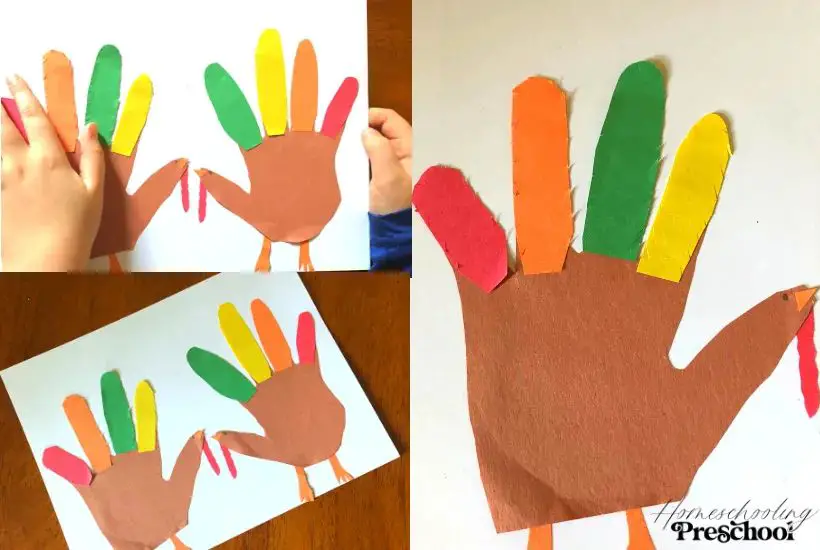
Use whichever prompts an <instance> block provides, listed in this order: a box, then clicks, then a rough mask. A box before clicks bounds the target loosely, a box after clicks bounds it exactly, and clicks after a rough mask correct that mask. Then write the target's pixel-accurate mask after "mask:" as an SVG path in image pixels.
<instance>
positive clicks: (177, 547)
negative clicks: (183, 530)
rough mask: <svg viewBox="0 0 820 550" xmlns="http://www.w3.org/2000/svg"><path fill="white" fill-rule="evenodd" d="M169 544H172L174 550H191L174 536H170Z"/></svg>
mask: <svg viewBox="0 0 820 550" xmlns="http://www.w3.org/2000/svg"><path fill="white" fill-rule="evenodd" d="M171 542H172V543H174V550H191V548H190V547H188V546H185V543H184V542H182V541H181V540H179V537H177V536H176V535H171Z"/></svg>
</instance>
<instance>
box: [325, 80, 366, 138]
mask: <svg viewBox="0 0 820 550" xmlns="http://www.w3.org/2000/svg"><path fill="white" fill-rule="evenodd" d="M358 94H359V81H358V80H356V79H355V78H353V77H350V76H349V77H347V78H345V79H344V81H343V82H342V84H341V85H340V86H339V89H338V90H336V95H334V96H333V99H332V100H330V105H328V107H327V111H325V121H324V122H323V123H322V134H324V135H326V136H328V137H331V138H333V139H336V138H337V137H339V135H340V134H341V133H342V129H343V128H344V126H345V123H347V117H348V116H349V115H350V110H351V109H352V108H353V103H354V102H355V101H356V96H357V95H358Z"/></svg>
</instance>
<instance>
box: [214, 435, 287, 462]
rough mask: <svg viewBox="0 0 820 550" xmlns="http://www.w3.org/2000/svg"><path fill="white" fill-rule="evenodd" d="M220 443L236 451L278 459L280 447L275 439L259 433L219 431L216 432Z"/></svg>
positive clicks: (262, 457)
mask: <svg viewBox="0 0 820 550" xmlns="http://www.w3.org/2000/svg"><path fill="white" fill-rule="evenodd" d="M214 439H216V440H217V441H218V442H219V444H220V445H222V446H223V447H226V448H228V449H230V450H232V451H234V452H236V453H239V454H241V455H244V456H250V457H253V458H261V459H263V460H274V461H278V460H279V458H281V457H280V456H279V449H277V447H276V445H274V443H273V441H271V440H270V439H268V438H267V437H263V436H261V435H258V434H252V433H241V432H218V433H216V434H214Z"/></svg>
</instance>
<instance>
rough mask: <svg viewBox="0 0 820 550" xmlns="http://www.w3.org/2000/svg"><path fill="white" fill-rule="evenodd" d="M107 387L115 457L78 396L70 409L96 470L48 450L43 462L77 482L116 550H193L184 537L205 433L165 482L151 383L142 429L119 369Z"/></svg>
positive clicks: (144, 392) (141, 402)
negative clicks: (162, 548)
mask: <svg viewBox="0 0 820 550" xmlns="http://www.w3.org/2000/svg"><path fill="white" fill-rule="evenodd" d="M101 388H102V401H103V408H104V409H105V417H106V423H107V426H108V432H109V437H110V439H111V442H112V445H113V447H114V452H115V454H114V455H112V454H111V451H110V449H109V447H108V443H107V442H106V440H105V438H104V437H103V435H102V433H101V432H100V429H99V428H98V427H97V424H96V422H95V420H94V417H93V414H92V413H91V409H90V408H89V406H88V402H87V401H86V400H85V399H84V398H83V397H81V396H79V395H71V396H69V397H67V398H66V400H65V401H64V403H63V408H64V410H65V414H66V417H67V418H68V420H69V422H70V423H71V427H72V428H73V430H74V432H75V434H76V436H77V439H78V440H79V442H80V445H81V446H82V448H83V451H85V454H86V456H87V458H88V460H89V462H90V463H91V467H90V468H89V466H88V465H87V464H86V462H85V461H84V460H82V459H81V458H78V457H77V456H74V455H72V454H71V453H68V452H67V451H64V450H63V449H61V448H60V447H49V448H48V449H46V450H45V452H44V453H43V465H44V466H45V467H46V468H48V469H49V470H51V471H53V472H54V473H56V474H58V475H59V476H61V477H63V478H64V479H66V480H67V481H68V482H70V483H71V484H72V485H74V487H75V488H76V489H77V491H78V492H79V494H80V496H81V497H82V498H83V500H84V501H85V504H86V505H87V506H88V510H89V512H91V514H92V515H93V516H94V520H95V521H96V522H97V525H98V526H99V528H100V531H102V533H103V535H105V538H106V539H107V540H108V542H109V543H110V544H111V546H112V547H113V548H115V549H116V550H151V549H154V548H157V547H158V546H159V545H160V544H162V543H163V542H165V541H166V540H171V541H172V542H173V543H174V547H175V548H177V549H182V548H187V547H186V546H185V545H184V544H182V542H181V541H180V540H179V539H178V538H177V533H178V532H179V531H180V530H182V529H183V528H184V527H185V526H186V525H187V524H188V510H189V508H190V506H191V497H192V495H193V489H194V481H195V480H196V475H197V472H198V471H199V466H200V461H201V457H202V446H203V443H204V442H203V437H204V436H203V432H201V431H200V432H197V433H195V434H194V435H192V436H191V438H190V439H189V440H188V442H187V443H186V444H185V446H184V447H183V448H182V451H181V452H180V454H179V456H178V457H177V460H176V464H175V465H174V469H173V471H172V473H171V477H170V478H169V479H168V480H166V479H164V478H163V475H162V455H161V453H160V449H159V442H158V439H157V432H156V419H157V415H156V403H155V399H154V393H153V390H152V389H151V387H150V386H149V385H148V383H147V382H145V381H143V382H140V384H139V385H138V386H137V391H136V396H135V412H136V428H135V426H134V421H133V420H132V417H131V410H130V407H129V405H128V399H127V397H126V395H125V390H124V388H123V386H122V381H121V380H120V377H119V375H118V374H117V373H116V372H115V371H111V372H108V373H106V374H104V375H103V377H102V379H101Z"/></svg>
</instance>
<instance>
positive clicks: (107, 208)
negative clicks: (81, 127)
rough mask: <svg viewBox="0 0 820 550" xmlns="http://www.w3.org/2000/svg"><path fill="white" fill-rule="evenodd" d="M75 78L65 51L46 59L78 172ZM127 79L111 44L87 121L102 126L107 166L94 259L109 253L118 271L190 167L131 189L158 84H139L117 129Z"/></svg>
mask: <svg viewBox="0 0 820 550" xmlns="http://www.w3.org/2000/svg"><path fill="white" fill-rule="evenodd" d="M73 74H74V73H73V69H72V66H71V62H70V61H69V60H68V58H67V57H66V55H65V54H64V53H62V52H58V51H49V52H47V53H46V54H45V55H44V56H43V81H44V86H45V106H46V110H47V111H48V114H49V117H50V118H51V120H52V123H53V124H54V127H55V129H56V130H57V134H58V136H59V137H60V140H61V141H62V143H63V147H64V149H65V151H66V154H67V155H68V157H69V161H70V162H71V164H72V166H74V167H75V168H76V167H78V166H79V158H80V157H79V155H80V151H79V149H78V145H77V136H78V124H77V111H76V105H75V99H74V77H73ZM121 78H122V58H121V57H120V52H119V50H117V48H116V47H114V46H111V45H106V46H103V47H102V48H101V49H100V51H99V53H98V55H97V62H96V64H95V65H94V71H93V74H92V76H91V83H90V84H89V90H88V104H87V105H86V116H85V122H86V124H89V123H92V122H93V123H95V124H96V125H97V129H98V133H99V137H100V141H101V142H102V143H103V144H104V147H103V149H104V151H105V155H106V165H107V169H106V172H105V174H106V177H105V184H104V185H105V188H104V192H103V213H102V219H101V221H100V229H99V231H98V232H97V237H96V239H95V240H94V244H93V247H92V250H91V255H92V257H98V256H106V255H108V256H109V258H110V262H111V263H110V265H111V269H112V271H120V270H121V268H120V266H119V262H118V261H117V259H116V253H118V252H123V251H128V250H131V249H133V248H134V246H135V245H136V242H137V240H138V239H139V237H140V235H141V234H142V232H143V231H144V230H145V228H146V227H147V226H148V223H149V222H150V221H151V218H152V217H153V216H154V214H155V213H156V211H157V209H158V208H159V207H160V206H161V205H162V203H163V202H164V201H165V200H166V199H167V198H168V196H169V195H170V194H171V192H172V191H173V189H174V187H175V186H176V184H177V182H178V181H179V180H180V178H181V177H182V175H183V173H185V171H186V170H187V167H188V161H187V160H186V159H177V160H173V161H171V162H169V163H167V164H166V165H165V166H163V167H162V168H160V169H159V170H157V171H156V172H155V173H154V174H153V175H152V176H150V177H149V178H148V179H147V180H146V181H145V182H144V183H143V184H142V185H141V186H140V187H139V189H137V191H136V192H134V193H133V194H129V193H128V192H127V191H126V186H127V185H128V181H129V179H130V178H131V172H132V170H133V168H134V161H135V154H136V147H137V143H138V142H139V137H140V133H141V132H142V129H143V127H144V126H145V123H146V120H147V118H148V111H149V108H150V105H151V97H152V95H153V85H152V84H151V80H150V79H149V78H148V76H147V75H141V76H139V77H138V78H137V79H136V80H135V81H134V84H133V85H132V86H131V89H130V91H129V92H128V96H127V98H126V101H125V106H124V108H123V112H122V116H121V117H120V121H119V126H117V112H118V110H119V94H120V81H121ZM4 105H6V104H5V103H4ZM115 127H116V133H115ZM109 145H110V147H108V146H109Z"/></svg>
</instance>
